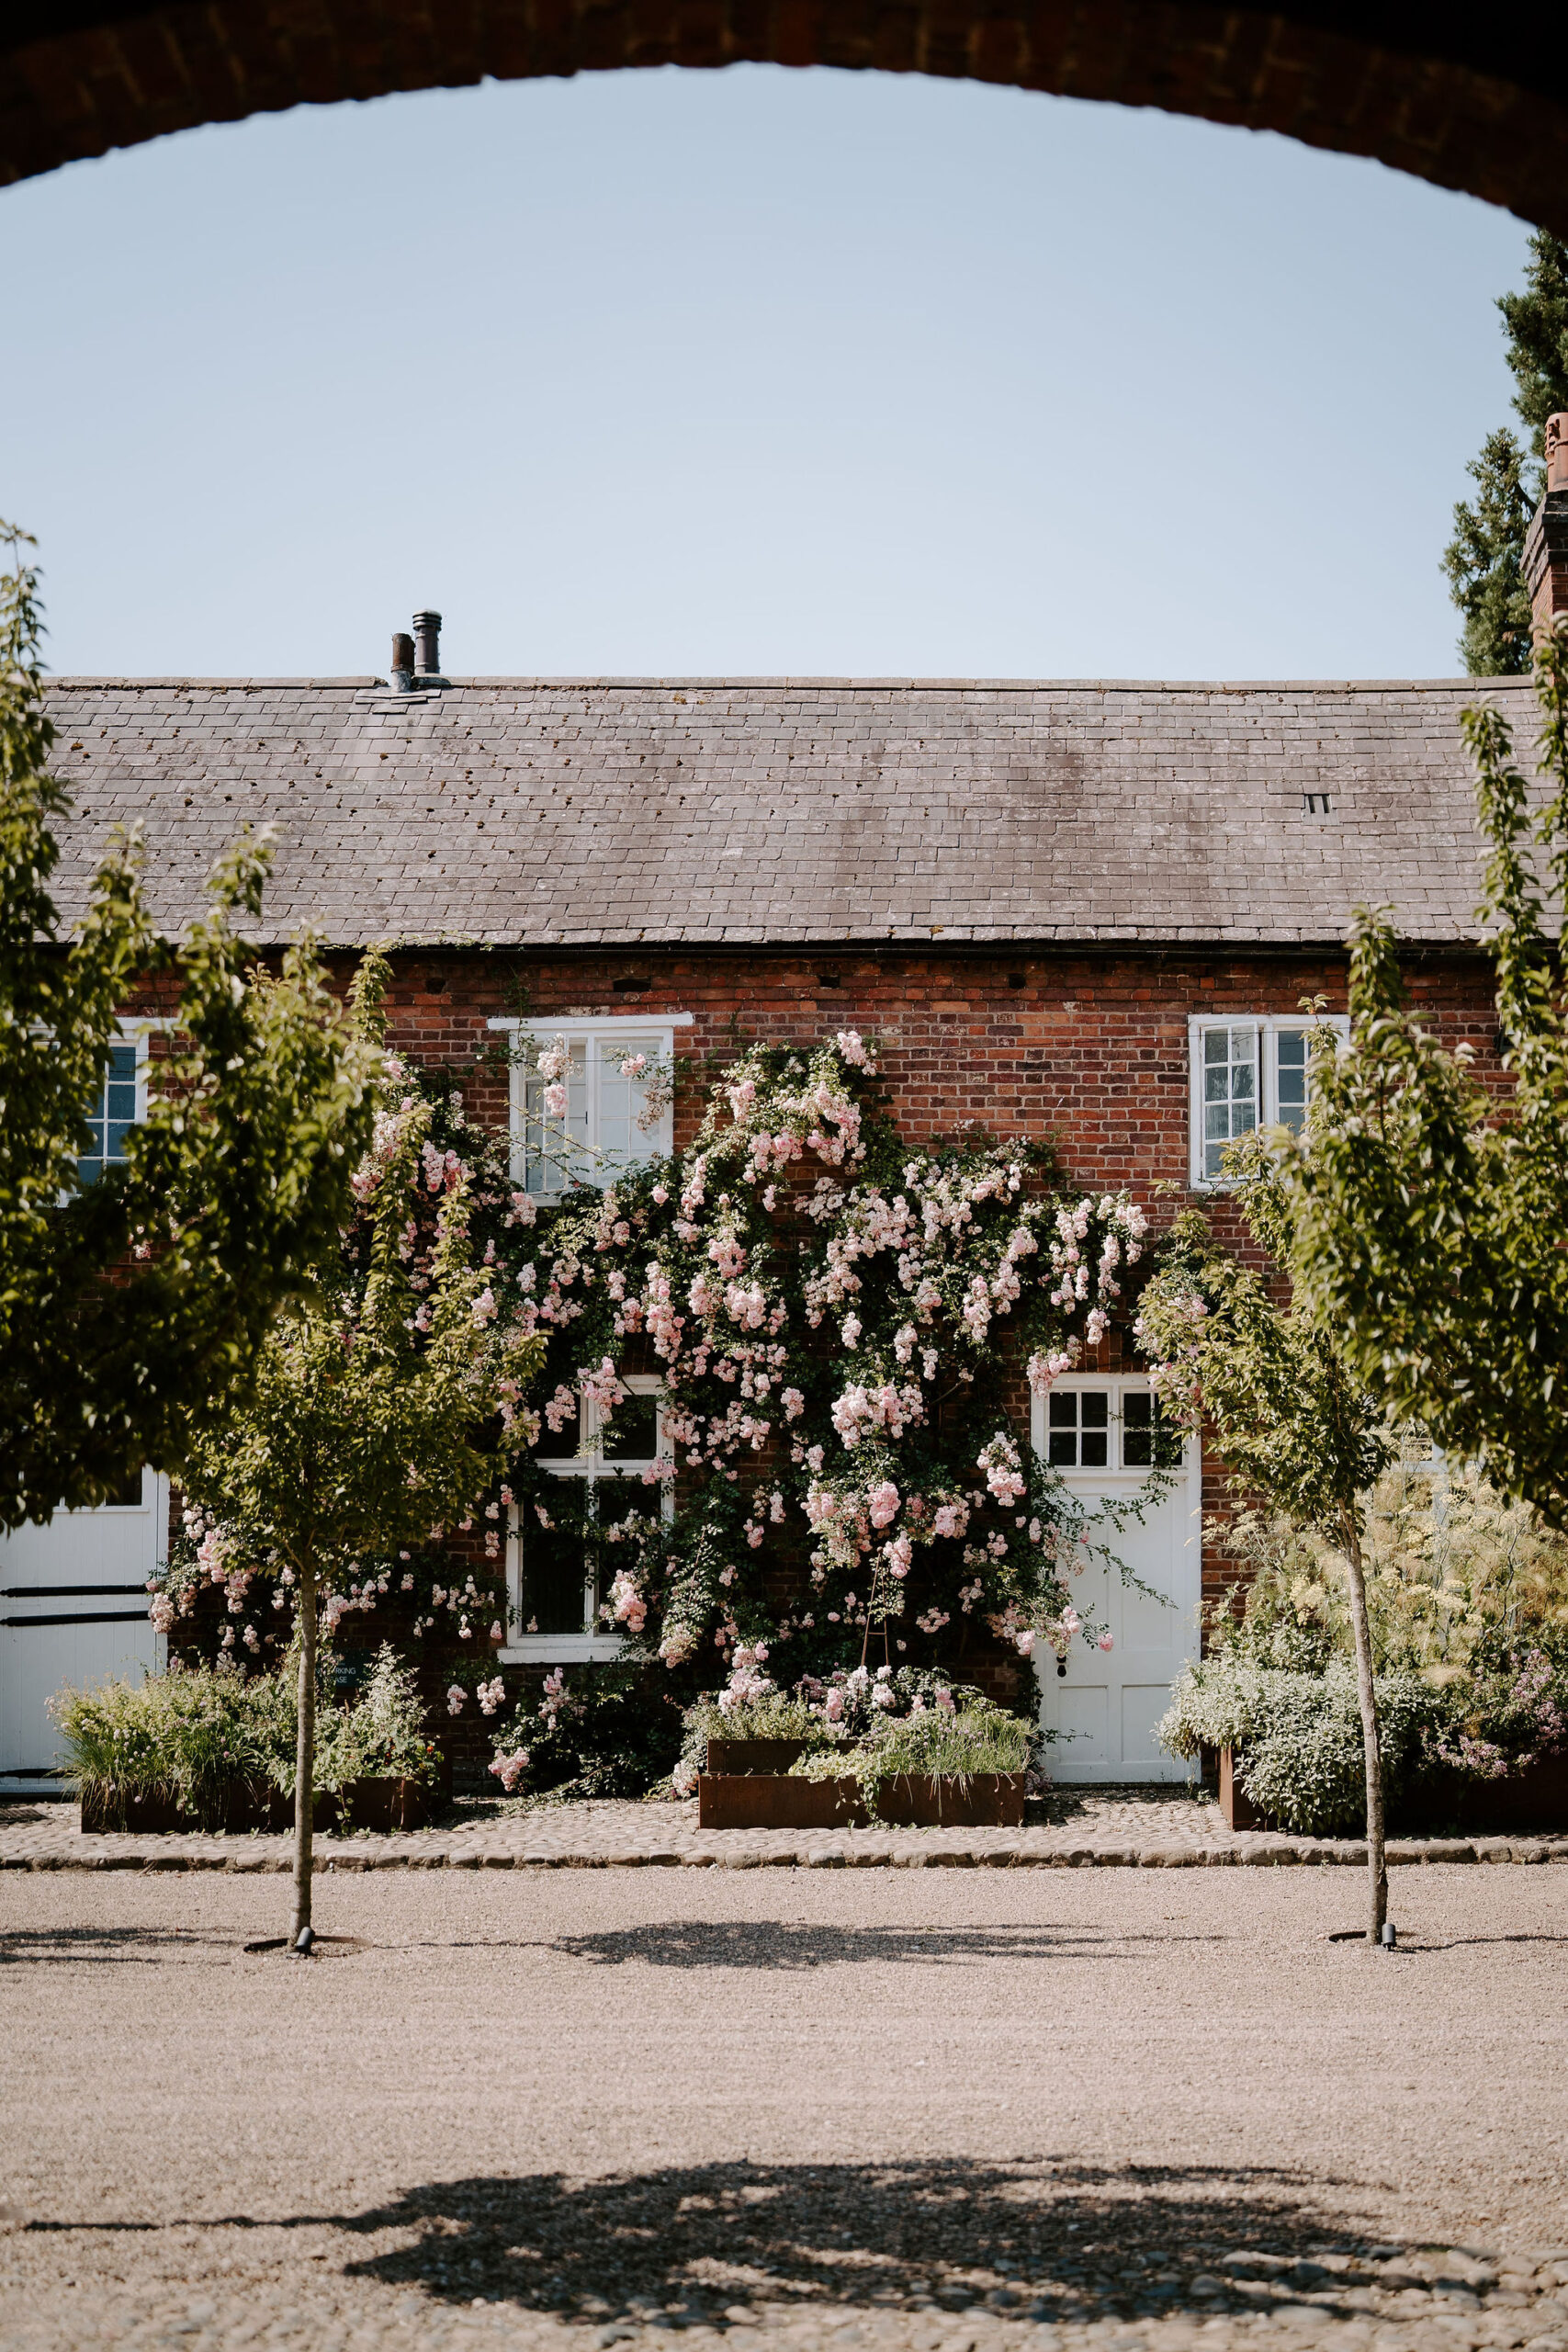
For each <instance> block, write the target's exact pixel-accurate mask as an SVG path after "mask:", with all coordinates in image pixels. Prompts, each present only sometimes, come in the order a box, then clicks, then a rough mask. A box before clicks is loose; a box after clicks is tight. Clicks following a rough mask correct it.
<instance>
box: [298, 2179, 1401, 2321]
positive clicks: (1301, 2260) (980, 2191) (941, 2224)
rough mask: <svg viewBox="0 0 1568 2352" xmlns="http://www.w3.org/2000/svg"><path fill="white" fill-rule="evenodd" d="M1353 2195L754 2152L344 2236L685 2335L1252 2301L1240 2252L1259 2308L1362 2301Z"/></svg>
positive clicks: (447, 2200)
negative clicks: (817, 2314) (886, 2315)
mask: <svg viewBox="0 0 1568 2352" xmlns="http://www.w3.org/2000/svg"><path fill="white" fill-rule="evenodd" d="M1347 2186H1348V2184H1343V2183H1335V2182H1329V2181H1325V2180H1324V2179H1322V2178H1314V2179H1313V2180H1311V2181H1308V2180H1307V2179H1306V2178H1304V2177H1302V2176H1299V2175H1293V2174H1291V2173H1285V2172H1273V2171H1267V2170H1263V2169H1260V2168H1257V2167H1254V2168H1249V2169H1246V2170H1237V2171H1235V2172H1224V2171H1221V2170H1219V2169H1217V2168H1213V2167H1193V2168H1191V2169H1185V2168H1180V2169H1179V2168H1174V2167H1156V2166H1138V2165H1133V2166H1124V2167H1117V2168H1113V2169H1108V2168H1102V2167H1098V2166H1093V2165H1077V2164H1072V2163H1069V2162H1055V2161H1051V2160H1048V2159H1043V2158H1041V2159H1036V2158H1019V2159H1017V2160H1016V2161H1014V2162H1011V2163H972V2162H964V2161H958V2160H942V2161H936V2160H931V2161H926V2162H919V2163H894V2164H839V2165H766V2164H751V2163H749V2162H747V2161H745V2160H744V2159H743V2160H741V2161H740V2162H739V2163H734V2164H721V2165H692V2166H682V2167H673V2166H672V2167H671V2168H670V2169H668V2170H664V2171H658V2172H643V2173H635V2174H627V2175H624V2176H621V2177H615V2178H610V2179H596V2180H589V2181H586V2182H578V2181H572V2180H569V2179H568V2178H566V2177H563V2176H561V2175H559V2174H553V2173H549V2174H536V2175H533V2176H529V2177H523V2178H518V2179H505V2178H500V2177H494V2176H481V2177H475V2178H471V2179H467V2180H454V2181H443V2182H439V2183H436V2184H434V2185H431V2186H425V2187H421V2188H413V2189H411V2190H410V2191H409V2192H408V2193H407V2195H406V2196H404V2197H402V2198H400V2199H398V2200H396V2201H395V2202H393V2203H390V2204H388V2205H385V2206H381V2207H378V2208H377V2209H375V2210H373V2211H367V2212H364V2213H360V2214H358V2215H355V2216H352V2217H350V2216H339V2217H337V2226H338V2227H340V2228H342V2229H345V2230H348V2231H351V2232H365V2233H376V2234H380V2233H386V2232H396V2233H398V2234H399V2235H400V2236H401V2237H402V2238H404V2239H405V2240H407V2239H408V2238H409V2236H410V2233H412V2243H404V2244H403V2245H399V2246H397V2247H395V2248H393V2249H391V2250H388V2251H385V2252H378V2253H376V2254H374V2255H372V2256H368V2257H367V2259H365V2260H364V2261H362V2262H357V2263H350V2264H349V2265H347V2266H346V2267H347V2271H348V2275H350V2276H353V2277H361V2278H376V2279H378V2280H380V2281H381V2282H383V2283H384V2284H386V2285H388V2286H389V2287H395V2288H422V2289H423V2290H425V2291H426V2292H427V2293H429V2294H430V2295H432V2296H434V2297H437V2298H439V2299H442V2300H444V2301H449V2302H453V2303H471V2302H472V2301H474V2299H475V2298H476V2297H483V2298H485V2299H486V2300H489V2301H500V2302H502V2303H508V2304H513V2305H514V2306H520V2307H522V2308H524V2309H525V2310H528V2311H533V2312H550V2313H553V2314H555V2315H557V2316H558V2317H560V2318H563V2319H567V2320H577V2321H579V2322H581V2323H582V2324H596V2325H603V2324H606V2323H608V2322H611V2321H615V2320H627V2321H631V2320H636V2319H639V2318H640V2319H648V2318H649V2317H651V2316H653V2315H655V2314H657V2313H660V2312H662V2313H663V2314H664V2315H665V2318H666V2321H667V2323H668V2324H671V2325H673V2326H675V2327H681V2326H691V2325H709V2326H712V2325H719V2326H723V2325H726V2324H735V2323H737V2322H739V2321H743V2320H745V2319H746V2318H747V2317H749V2316H750V2312H751V2311H752V2310H754V2308H755V2306H756V2305H757V2304H758V2303H767V2304H771V2305H773V2306H774V2307H778V2306H784V2307H785V2308H794V2309H796V2310H799V2311H802V2312H810V2311H812V2310H813V2309H817V2308H820V2309H821V2310H822V2311H823V2313H824V2317H825V2318H826V2317H827V2316H828V2315H829V2313H832V2314H836V2315H837V2316H839V2317H840V2318H842V2317H843V2316H846V2315H850V2314H852V2312H854V2311H857V2310H858V2311H863V2312H874V2311H876V2310H886V2311H891V2312H898V2311H908V2310H909V2309H911V2308H924V2309H931V2308H933V2307H934V2309H935V2310H936V2311H938V2312H941V2311H943V2310H946V2311H950V2312H957V2311H961V2310H964V2309H967V2308H968V2307H970V2306H971V2305H974V2304H978V2303H982V2302H983V2303H985V2304H987V2306H988V2307H989V2308H990V2309H992V2310H995V2311H1010V2312H1013V2313H1015V2314H1016V2315H1018V2316H1020V2317H1026V2316H1033V2317H1037V2318H1054V2319H1077V2320H1079V2321H1089V2320H1093V2319H1111V2318H1137V2317H1148V2316H1152V2315H1154V2314H1156V2313H1162V2312H1189V2313H1196V2314H1201V2315H1213V2314H1215V2313H1218V2312H1226V2311H1231V2310H1236V2309H1239V2308H1241V2307H1243V2306H1244V2305H1245V2304H1246V2303H1247V2301H1248V2296H1247V2289H1246V2286H1245V2284H1244V2283H1243V2278H1242V2276H1240V2275H1238V2274H1237V2273H1236V2269H1235V2266H1236V2263H1237V2260H1238V2258H1239V2257H1247V2259H1246V2260H1245V2261H1244V2262H1242V2263H1241V2265H1240V2270H1241V2272H1242V2273H1247V2274H1250V2275H1251V2278H1252V2280H1253V2287H1252V2295H1253V2299H1254V2300H1257V2299H1270V2298H1272V2297H1273V2296H1275V2295H1277V2294H1279V2293H1280V2291H1283V2292H1284V2293H1286V2294H1287V2295H1288V2294H1289V2293H1290V2292H1291V2291H1292V2290H1294V2291H1295V2292H1296V2293H1297V2294H1298V2295H1299V2294H1304V2293H1308V2292H1313V2293H1318V2294H1322V2293H1325V2292H1329V2293H1333V2292H1334V2291H1335V2290H1336V2285H1337V2280H1342V2281H1343V2284H1344V2285H1345V2286H1346V2288H1347V2289H1348V2285H1349V2281H1348V2279H1344V2278H1343V2274H1344V2273H1345V2272H1346V2271H1347V2270H1348V2267H1349V2264H1350V2262H1351V2261H1352V2260H1354V2259H1355V2258H1356V2257H1357V2256H1359V2255H1361V2254H1362V2253H1364V2252H1365V2251H1366V2244H1367V2242H1365V2241H1363V2240H1361V2239H1359V2238H1357V2237H1355V2236H1353V2235H1350V2234H1347V2233H1346V2232H1345V2229H1344V2225H1343V2224H1337V2223H1336V2222H1335V2221H1334V2220H1333V2219H1325V2214H1324V2212H1323V2211H1322V2210H1321V2209H1320V2208H1319V2209H1314V2205H1313V2204H1312V2203H1310V2202H1309V2201H1308V2200H1309V2199H1312V2198H1314V2197H1319V2196H1322V2195H1323V2194H1324V2193H1325V2190H1326V2191H1332V2190H1333V2189H1334V2188H1344V2187H1347ZM311 2218H312V2219H321V2218H324V2217H320V2216H315V2217H311ZM1227 2257H1229V2258H1230V2263H1229V2266H1228V2267H1227ZM1216 2269H1218V2271H1219V2276H1218V2277H1216V2276H1215V2275H1214V2273H1215V2271H1216ZM1336 2300H1337V2298H1336ZM1346 2312H1347V2315H1348V2306H1347V2307H1346ZM1323 2316H1324V2318H1325V2320H1326V2319H1328V2318H1330V2317H1331V2316H1333V2308H1332V2307H1329V2306H1325V2308H1324V2312H1323Z"/></svg>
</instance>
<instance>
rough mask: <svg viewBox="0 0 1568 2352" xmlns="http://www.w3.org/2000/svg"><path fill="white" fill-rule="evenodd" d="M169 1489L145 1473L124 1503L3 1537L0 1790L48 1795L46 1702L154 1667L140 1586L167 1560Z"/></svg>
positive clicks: (54, 1762) (53, 1763) (137, 1676)
mask: <svg viewBox="0 0 1568 2352" xmlns="http://www.w3.org/2000/svg"><path fill="white" fill-rule="evenodd" d="M168 1518H169V1482H168V1480H167V1479H166V1478H161V1477H159V1476H156V1475H155V1474H154V1473H153V1472H152V1471H151V1470H144V1471H143V1472H142V1473H141V1477H140V1479H139V1480H138V1481H137V1482H136V1484H135V1486H134V1487H133V1488H132V1489H131V1490H130V1494H129V1495H128V1498H127V1499H126V1500H125V1501H124V1502H120V1503H109V1504H107V1505H106V1506H105V1507H104V1509H103V1510H72V1511H57V1512H56V1513H55V1515H54V1517H53V1519H52V1520H51V1521H50V1523H49V1525H48V1526H47V1527H23V1528H18V1530H17V1532H16V1533H15V1534H14V1535H7V1536H0V1782H3V1783H4V1785H5V1786H6V1787H7V1788H9V1789H13V1790H17V1789H24V1788H38V1789H43V1790H47V1789H48V1788H49V1787H50V1786H51V1775H52V1773H53V1772H54V1770H56V1769H57V1768H58V1766H59V1765H60V1763H61V1761H62V1754H61V1747H60V1736H59V1733H58V1732H57V1731H56V1729H55V1726H54V1724H52V1723H51V1721H50V1717H49V1712H48V1702H49V1700H50V1698H51V1694H52V1693H53V1692H54V1691H58V1690H59V1689H60V1687H61V1685H62V1683H65V1682H70V1683H73V1684H75V1685H76V1686H77V1687H78V1688H81V1687H82V1686H84V1685H85V1684H91V1683H97V1682H104V1681H107V1680H108V1679H110V1678H111V1677H113V1676H124V1677H125V1678H126V1679H130V1680H134V1681H137V1682H140V1681H141V1680H142V1679H143V1678H144V1677H145V1676H146V1675H147V1674H148V1673H149V1672H150V1671H151V1670H152V1668H154V1667H155V1666H156V1665H157V1664H158V1662H159V1655H158V1637H157V1635H156V1634H154V1633H153V1630H152V1624H151V1623H150V1622H149V1620H148V1615H147V1601H148V1593H147V1579H148V1577H150V1576H151V1575H152V1571H153V1569H154V1567H155V1566H157V1564H158V1562H159V1560H160V1559H162V1557H163V1556H164V1549H165V1537H166V1535H167V1531H168Z"/></svg>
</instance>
